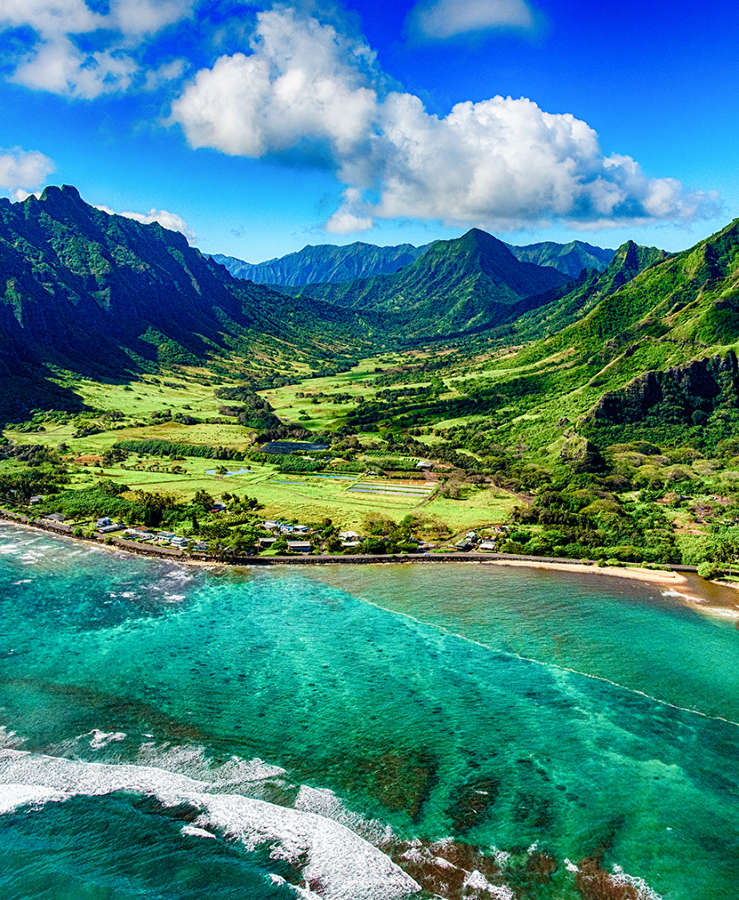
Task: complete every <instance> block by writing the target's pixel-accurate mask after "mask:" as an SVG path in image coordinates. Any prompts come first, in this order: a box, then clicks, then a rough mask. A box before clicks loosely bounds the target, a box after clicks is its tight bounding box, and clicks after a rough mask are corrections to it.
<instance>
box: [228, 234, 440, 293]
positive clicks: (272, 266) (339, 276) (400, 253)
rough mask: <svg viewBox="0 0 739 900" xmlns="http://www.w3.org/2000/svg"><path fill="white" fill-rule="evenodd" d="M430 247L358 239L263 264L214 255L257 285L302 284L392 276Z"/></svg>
mask: <svg viewBox="0 0 739 900" xmlns="http://www.w3.org/2000/svg"><path fill="white" fill-rule="evenodd" d="M425 250H426V246H424V247H414V246H413V245H412V244H399V245H398V246H397V247H377V246H375V245H374V244H363V243H361V242H359V241H358V242H356V243H354V244H347V245H346V246H343V247H339V246H334V245H333V244H319V245H318V246H308V247H304V248H303V249H302V250H299V251H298V252H297V253H288V255H287V256H281V257H277V258H275V259H269V260H267V261H266V262H263V263H257V264H256V265H254V264H252V263H247V262H244V261H243V260H241V259H236V257H234V256H223V254H221V253H215V254H213V259H214V260H215V261H216V262H217V263H220V264H221V265H222V266H225V267H226V268H227V269H228V271H229V272H230V273H231V274H232V275H233V276H235V277H236V278H245V279H248V280H249V281H254V282H255V283H256V284H270V285H279V286H282V287H299V286H301V285H304V284H319V283H321V282H329V283H335V282H341V281H352V280H354V279H355V278H369V277H371V276H372V275H389V274H392V273H393V272H397V271H398V270H399V269H402V268H403V266H407V265H410V263H412V262H414V261H415V260H416V259H418V257H419V256H421V254H422V253H424V252H425Z"/></svg>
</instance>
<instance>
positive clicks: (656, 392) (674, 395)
mask: <svg viewBox="0 0 739 900" xmlns="http://www.w3.org/2000/svg"><path fill="white" fill-rule="evenodd" d="M719 407H729V408H730V407H739V363H738V362H737V358H736V354H735V353H734V352H733V351H730V352H729V353H727V354H726V355H725V356H713V357H707V358H705V359H697V360H693V361H692V362H690V363H687V364H686V365H684V366H675V367H674V368H671V369H666V370H665V371H663V372H646V373H645V374H644V375H639V376H638V377H637V378H635V379H634V380H633V381H631V382H629V384H627V385H626V386H625V387H623V388H621V389H620V390H617V391H610V392H609V393H607V394H604V395H603V397H601V399H600V400H599V401H598V403H597V404H596V406H595V407H594V408H593V410H592V411H591V413H590V415H589V420H590V422H591V423H592V424H596V425H627V424H633V423H636V422H641V421H643V420H644V419H646V418H647V417H650V418H654V419H657V420H658V421H661V422H664V423H670V424H688V425H690V424H693V425H700V424H703V422H705V420H706V419H707V418H708V416H709V415H710V414H711V413H712V412H714V411H715V410H716V409H718V408H719Z"/></svg>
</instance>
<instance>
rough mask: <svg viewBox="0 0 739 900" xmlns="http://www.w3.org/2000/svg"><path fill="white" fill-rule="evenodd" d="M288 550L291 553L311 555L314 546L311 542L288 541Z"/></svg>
mask: <svg viewBox="0 0 739 900" xmlns="http://www.w3.org/2000/svg"><path fill="white" fill-rule="evenodd" d="M287 549H288V550H289V551H290V553H310V552H311V551H312V550H313V545H312V544H311V542H310V541H288V542H287Z"/></svg>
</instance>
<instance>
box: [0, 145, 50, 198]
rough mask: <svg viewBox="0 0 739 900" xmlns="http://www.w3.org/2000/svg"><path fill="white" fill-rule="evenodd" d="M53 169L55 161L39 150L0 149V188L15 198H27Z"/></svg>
mask: <svg viewBox="0 0 739 900" xmlns="http://www.w3.org/2000/svg"><path fill="white" fill-rule="evenodd" d="M53 171H54V163H53V162H52V161H51V160H50V159H49V157H48V156H44V154H43V153H39V152H38V150H21V149H20V148H18V147H16V148H14V149H13V150H0V190H2V191H4V192H6V193H9V194H10V195H11V196H12V197H13V199H14V200H25V198H26V197H27V196H28V195H29V193H30V192H33V191H34V190H35V189H36V188H38V187H40V186H41V185H42V184H43V183H44V181H45V180H46V178H47V176H48V175H49V173H50V172H53Z"/></svg>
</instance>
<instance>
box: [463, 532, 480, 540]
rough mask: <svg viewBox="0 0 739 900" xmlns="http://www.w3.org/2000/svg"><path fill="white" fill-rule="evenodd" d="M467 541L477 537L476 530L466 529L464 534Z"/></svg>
mask: <svg viewBox="0 0 739 900" xmlns="http://www.w3.org/2000/svg"><path fill="white" fill-rule="evenodd" d="M465 537H466V538H467V540H468V541H476V540H477V539H478V537H479V535H478V534H477V532H476V531H468V532H467V534H466V535H465Z"/></svg>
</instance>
